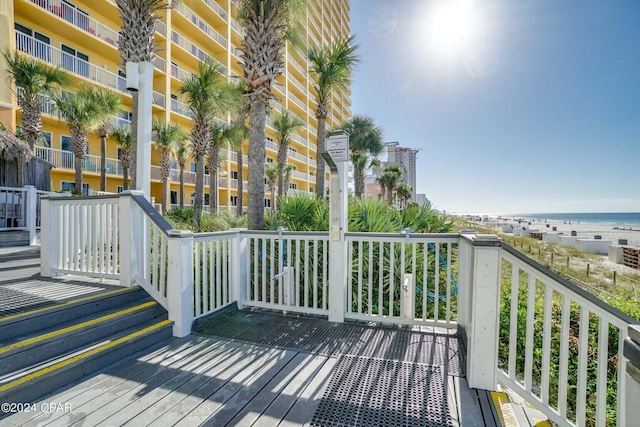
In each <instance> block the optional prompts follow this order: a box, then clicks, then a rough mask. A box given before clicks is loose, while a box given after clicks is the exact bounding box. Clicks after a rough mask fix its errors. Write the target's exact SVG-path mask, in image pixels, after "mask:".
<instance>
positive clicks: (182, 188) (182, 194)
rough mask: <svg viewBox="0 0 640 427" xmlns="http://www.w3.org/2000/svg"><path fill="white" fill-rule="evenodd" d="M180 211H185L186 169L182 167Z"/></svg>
mask: <svg viewBox="0 0 640 427" xmlns="http://www.w3.org/2000/svg"><path fill="white" fill-rule="evenodd" d="M180 209H184V168H183V167H182V166H180Z"/></svg>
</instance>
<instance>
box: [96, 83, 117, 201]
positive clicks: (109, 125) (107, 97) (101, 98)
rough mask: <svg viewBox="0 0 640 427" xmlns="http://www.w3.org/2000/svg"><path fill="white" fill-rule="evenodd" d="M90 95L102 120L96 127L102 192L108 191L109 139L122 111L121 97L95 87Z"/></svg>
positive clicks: (110, 91)
mask: <svg viewBox="0 0 640 427" xmlns="http://www.w3.org/2000/svg"><path fill="white" fill-rule="evenodd" d="M89 94H90V95H91V96H92V97H93V99H94V101H95V102H96V103H97V104H98V105H99V106H100V118H99V120H98V125H97V127H96V134H98V136H99V137H100V191H106V190H107V138H108V137H109V133H111V131H112V130H113V127H114V123H113V119H114V117H113V116H114V115H117V114H118V113H120V112H121V111H122V105H121V104H120V95H118V94H117V93H115V92H113V91H112V90H109V89H106V88H101V87H95V89H94V90H93V91H91V92H89Z"/></svg>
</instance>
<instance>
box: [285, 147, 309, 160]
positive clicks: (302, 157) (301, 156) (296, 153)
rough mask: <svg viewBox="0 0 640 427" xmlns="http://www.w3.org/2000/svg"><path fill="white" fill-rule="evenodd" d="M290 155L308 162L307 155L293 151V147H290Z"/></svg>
mask: <svg viewBox="0 0 640 427" xmlns="http://www.w3.org/2000/svg"><path fill="white" fill-rule="evenodd" d="M289 156H290V157H293V158H294V159H298V160H300V161H302V162H306V161H307V157H306V156H303V155H302V154H300V153H298V152H295V151H292V150H291V149H289Z"/></svg>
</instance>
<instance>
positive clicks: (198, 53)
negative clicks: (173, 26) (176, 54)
mask: <svg viewBox="0 0 640 427" xmlns="http://www.w3.org/2000/svg"><path fill="white" fill-rule="evenodd" d="M171 41H172V42H173V43H175V44H176V45H178V46H180V47H181V48H182V49H184V50H185V51H186V52H188V53H189V54H191V55H193V56H195V57H196V58H198V59H199V60H200V61H205V60H207V58H209V59H211V60H213V62H215V63H216V64H218V66H219V69H220V72H221V73H222V74H224V75H226V74H227V67H225V66H224V65H222V64H221V63H220V61H218V60H217V59H215V58H214V57H213V56H211V55H209V54H208V53H206V52H205V51H204V50H202V49H200V48H199V47H198V46H196V45H195V44H193V43H191V42H190V41H189V40H187V39H186V38H184V37H183V36H182V35H180V34H179V33H177V32H176V31H174V30H171ZM225 47H226V45H225Z"/></svg>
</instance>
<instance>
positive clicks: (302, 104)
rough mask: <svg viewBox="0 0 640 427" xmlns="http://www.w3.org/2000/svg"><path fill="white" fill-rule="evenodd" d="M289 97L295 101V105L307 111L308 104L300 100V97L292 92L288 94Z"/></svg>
mask: <svg viewBox="0 0 640 427" xmlns="http://www.w3.org/2000/svg"><path fill="white" fill-rule="evenodd" d="M287 98H289V101H291V102H293V103H294V104H295V105H297V106H298V107H300V108H301V109H302V111H305V112H306V111H307V106H306V105H305V104H304V102H302V101H300V100H299V99H298V97H297V96H295V95H294V94H292V93H291V92H289V93H288V94H287Z"/></svg>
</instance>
